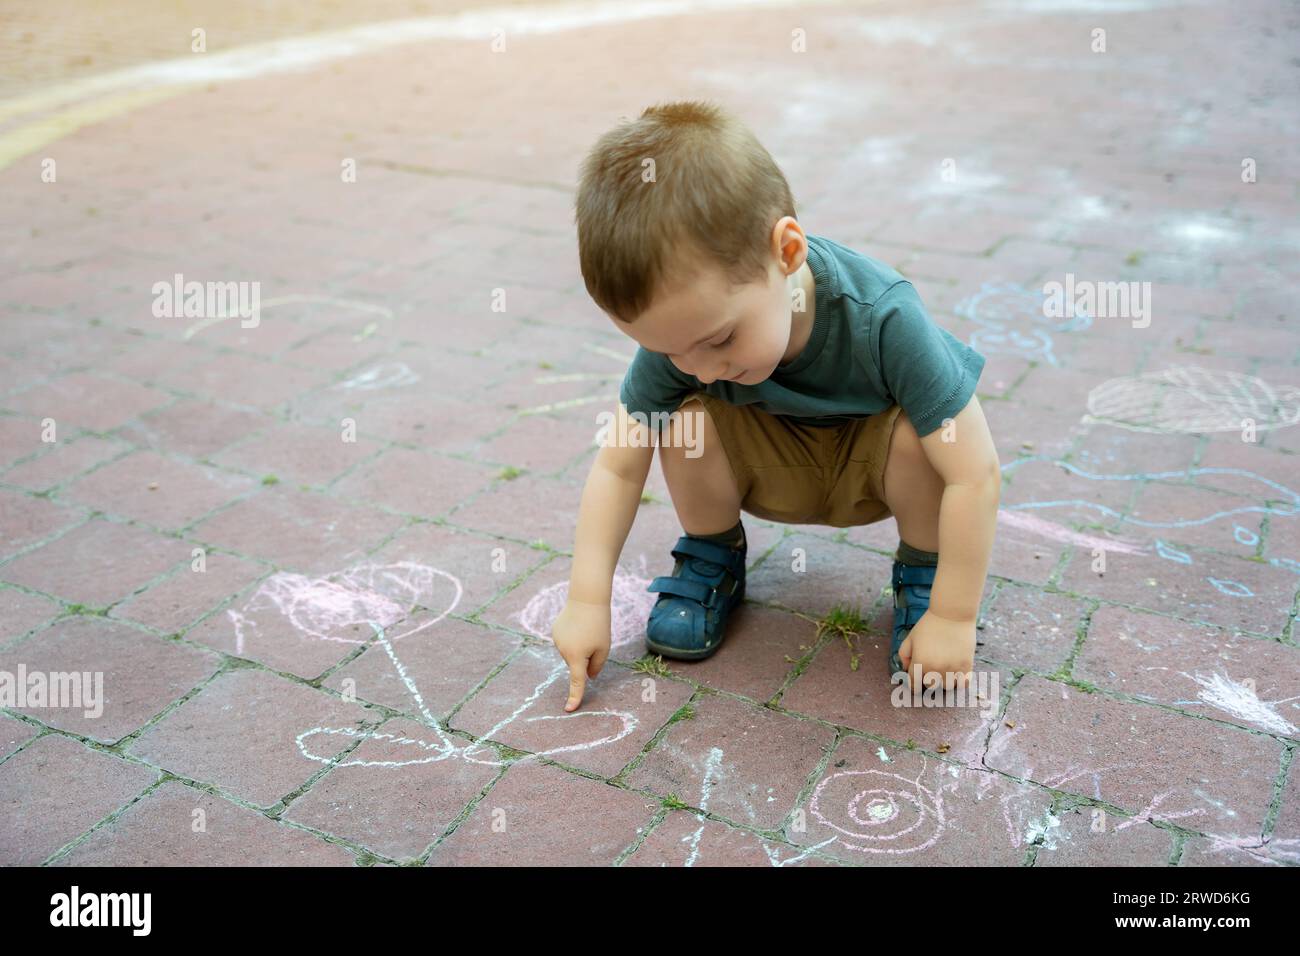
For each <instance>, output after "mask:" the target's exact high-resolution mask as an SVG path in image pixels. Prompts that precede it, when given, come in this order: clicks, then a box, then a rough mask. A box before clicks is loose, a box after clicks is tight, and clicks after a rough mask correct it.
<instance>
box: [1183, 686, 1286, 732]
mask: <svg viewBox="0 0 1300 956" xmlns="http://www.w3.org/2000/svg"><path fill="white" fill-rule="evenodd" d="M1178 673H1180V674H1182V675H1183V676H1184V677H1186V678H1187V679H1188V680H1190V681H1194V682H1195V683H1196V684H1197V685H1199V686H1200V688H1201V691H1200V693H1199V694H1198V695H1197V696H1198V697H1199V698H1200V699H1201V700H1203V701H1205V702H1206V703H1207V704H1209V705H1210V706H1211V707H1215V708H1217V709H1218V710H1221V711H1223V712H1224V713H1225V714H1230V715H1232V716H1233V717H1235V718H1237V719H1238V720H1243V721H1245V722H1246V723H1249V724H1253V725H1254V726H1256V727H1258V728H1260V729H1261V730H1266V731H1268V732H1269V733H1272V734H1283V735H1285V736H1288V737H1294V736H1295V735H1296V733H1297V730H1296V726H1295V724H1293V723H1291V722H1290V721H1289V720H1287V719H1286V718H1285V717H1283V716H1282V715H1281V714H1279V713H1278V712H1277V710H1276V707H1277V706H1278V705H1279V704H1285V703H1290V702H1291V701H1296V700H1300V697H1284V698H1282V699H1281V700H1261V699H1260V698H1259V695H1258V694H1257V693H1256V692H1255V688H1254V687H1253V686H1252V685H1251V684H1250V683H1248V682H1246V681H1235V680H1233V679H1232V678H1231V677H1230V676H1228V675H1227V674H1224V673H1214V674H1211V675H1209V676H1208V677H1207V676H1203V675H1201V674H1189V673H1187V672H1186V671H1179V672H1178ZM1177 703H1180V704H1181V703H1190V702H1185V701H1177ZM1291 706H1292V707H1293V708H1294V707H1295V706H1296V705H1295V704H1292V705H1291Z"/></svg>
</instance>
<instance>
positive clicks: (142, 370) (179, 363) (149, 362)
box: [96, 338, 212, 385]
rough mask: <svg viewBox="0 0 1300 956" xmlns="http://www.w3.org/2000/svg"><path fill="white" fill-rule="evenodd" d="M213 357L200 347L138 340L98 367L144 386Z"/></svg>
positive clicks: (153, 340) (173, 342) (104, 360)
mask: <svg viewBox="0 0 1300 956" xmlns="http://www.w3.org/2000/svg"><path fill="white" fill-rule="evenodd" d="M211 355H212V353H211V352H210V351H208V350H207V349H204V348H200V347H199V346H197V345H186V344H183V343H181V342H175V341H171V340H168V339H145V338H137V339H136V342H135V345H134V346H133V347H132V348H129V349H124V350H123V351H121V352H119V353H117V354H114V355H111V356H107V357H106V358H104V359H103V360H102V361H101V362H100V363H99V364H97V365H96V368H98V369H99V370H100V371H104V372H111V373H112V374H114V375H120V376H121V377H123V378H129V379H132V380H134V381H136V382H139V383H140V384H142V385H153V384H155V383H157V381H158V379H159V378H160V377H161V376H163V375H164V374H167V373H169V372H174V371H176V370H177V369H184V368H189V367H190V366H191V365H194V364H196V363H198V362H201V361H204V360H205V359H208V358H210V357H211Z"/></svg>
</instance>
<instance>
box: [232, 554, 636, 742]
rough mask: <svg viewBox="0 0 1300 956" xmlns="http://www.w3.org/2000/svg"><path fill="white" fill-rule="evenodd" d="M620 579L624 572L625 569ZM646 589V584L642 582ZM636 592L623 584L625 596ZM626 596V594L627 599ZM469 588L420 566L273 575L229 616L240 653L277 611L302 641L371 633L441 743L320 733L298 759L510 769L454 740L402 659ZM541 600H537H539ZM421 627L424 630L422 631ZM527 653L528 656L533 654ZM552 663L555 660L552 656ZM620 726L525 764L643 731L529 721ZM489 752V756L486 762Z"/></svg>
mask: <svg viewBox="0 0 1300 956" xmlns="http://www.w3.org/2000/svg"><path fill="white" fill-rule="evenodd" d="M619 573H620V574H623V573H624V572H622V571H621V569H620V572H619ZM637 584H638V585H639V586H640V587H641V588H644V586H645V584H646V581H645V579H637ZM628 587H629V585H628V584H627V583H626V582H623V589H624V591H626V589H627V588H628ZM624 591H621V592H620V593H624ZM462 593H463V588H462V585H461V583H460V581H459V580H458V579H456V578H455V577H454V576H453V575H451V574H448V573H447V572H445V571H441V570H439V569H437V568H433V567H429V566H428V565H423V564H419V563H417V562H413V561H400V562H394V563H390V564H373V563H371V564H362V565H358V566H356V567H353V568H349V569H347V570H345V571H342V572H339V573H338V574H334V575H329V576H327V577H324V578H309V577H306V576H304V575H299V574H292V573H287V572H281V573H278V574H275V575H272V576H271V577H270V578H268V579H267V580H266V581H265V582H263V583H262V585H261V586H259V587H258V589H257V590H256V591H255V592H254V594H253V595H252V596H251V597H250V598H249V600H248V601H247V602H246V603H245V605H244V606H243V608H242V609H241V610H239V611H235V610H231V611H229V612H228V615H229V618H230V620H231V623H232V626H233V627H234V630H235V634H236V653H243V650H244V645H245V641H246V639H247V638H248V637H250V636H253V633H255V631H256V627H257V624H256V618H257V617H258V616H259V615H260V614H262V613H264V612H266V611H268V610H270V611H273V612H275V613H278V614H280V615H281V616H283V618H284V619H285V620H287V621H288V622H289V623H290V624H291V625H292V626H293V628H294V630H295V631H296V632H297V634H298V635H299V636H300V637H302V638H307V639H312V640H327V641H335V642H339V643H344V644H362V643H366V641H367V639H366V638H362V637H358V636H355V631H356V629H357V627H358V625H368V627H369V629H370V631H371V632H372V637H371V638H370V639H372V640H373V641H374V642H375V643H377V644H378V645H379V646H380V647H382V648H383V650H384V653H385V654H386V655H387V656H388V659H389V662H390V664H391V665H392V667H393V670H394V671H395V672H396V674H397V675H398V677H399V679H400V680H401V681H402V683H403V685H404V686H405V687H406V690H407V692H408V693H409V694H410V695H411V698H412V700H413V701H414V702H415V705H416V709H417V710H418V711H419V713H420V715H421V717H422V718H423V721H424V723H425V724H426V725H427V726H428V727H429V729H430V730H432V731H433V732H434V733H435V734H436V735H437V738H438V739H437V740H436V741H431V740H421V739H416V738H411V737H402V736H398V735H395V734H389V733H382V732H379V731H377V730H374V729H370V730H359V729H357V728H355V727H312V728H310V729H308V730H305V731H303V732H302V733H300V734H298V736H297V737H296V738H295V739H296V743H297V747H298V751H299V753H301V754H302V755H303V756H304V757H306V758H307V759H309V760H314V761H317V762H319V763H324V764H330V765H337V766H343V767H347V766H365V767H404V766H410V765H413V764H423V763H435V762H437V761H440V760H445V759H447V758H449V757H457V758H459V759H462V760H467V761H469V762H472V763H478V764H486V765H491V766H500V765H502V764H504V763H506V761H503V760H500V759H498V758H496V757H495V756H492V753H493V752H492V751H491V749H490V748H488V747H487V746H486V745H485V744H481V743H474V742H470V743H466V744H459V743H457V742H456V740H455V739H454V738H452V737H451V736H450V734H449V733H448V732H447V730H446V728H445V727H444V726H443V725H442V723H441V722H440V721H439V720H438V718H437V717H436V716H435V715H434V714H433V713H432V712H430V710H429V708H428V707H427V705H426V704H425V702H424V697H423V696H422V695H421V693H420V690H419V687H418V686H416V682H415V680H414V678H413V677H412V676H411V675H410V673H409V672H408V671H407V669H406V667H405V665H404V664H403V663H402V661H401V659H400V658H399V657H398V655H397V652H396V650H395V648H394V644H395V643H396V642H397V641H399V640H402V639H404V638H408V637H410V636H412V635H413V634H416V633H420V632H426V633H427V632H429V631H430V629H431V628H433V626H434V625H436V624H437V623H438V622H439V621H441V620H443V619H444V618H445V617H446V616H447V615H448V614H450V613H451V612H452V611H453V610H454V609H455V607H456V606H457V604H459V602H460V599H461V595H462ZM534 600H536V598H534ZM440 606H441V607H442V610H441V611H440V612H438V613H435V614H434V616H433V617H430V618H427V619H423V620H419V619H416V618H411V617H410V614H411V611H412V610H413V609H414V608H417V607H419V608H427V609H429V610H433V609H434V608H437V607H440ZM417 621H418V623H417ZM526 653H527V652H526ZM548 656H549V654H548ZM567 674H568V668H567V666H566V665H565V664H564V662H563V661H560V662H559V663H558V664H556V665H555V666H554V667H553V668H552V669H551V670H550V672H549V673H548V674H547V676H546V677H544V678H543V679H542V680H541V681H540V682H539V683H538V684H537V686H536V687H534V688H533V690H532V692H531V693H530V694H529V695H528V696H527V697H526V698H525V699H524V701H523V702H522V703H521V704H520V705H519V706H518V707H517V708H516V709H515V711H514V712H513V713H512V714H510V715H509V716H508V717H506V718H505V719H504V720H501V721H499V722H498V723H497V724H496V725H495V726H494V727H492V728H491V729H490V730H489V731H488V732H487V733H485V734H483V736H482V738H481V739H484V740H486V739H488V738H491V737H492V735H493V734H496V733H498V732H499V731H500V730H501V729H502V728H503V727H506V726H507V725H509V724H511V723H512V722H514V721H516V720H519V719H521V718H522V717H523V714H524V712H525V711H526V710H527V709H528V708H529V707H531V706H532V705H533V704H535V703H536V701H537V700H538V699H540V697H541V696H542V694H543V692H544V691H545V690H546V688H548V687H550V686H551V685H552V684H553V683H555V682H556V681H557V680H559V679H560V678H562V677H566V676H567ZM593 718H594V719H596V720H597V722H599V721H600V720H605V721H607V722H608V721H612V722H614V724H615V725H616V727H617V729H616V730H615V731H614V732H612V733H607V734H605V735H604V736H598V737H594V738H592V739H586V740H582V741H580V742H578V743H572V744H566V745H563V746H558V747H552V748H549V749H547V750H542V751H538V752H535V753H532V754H529V755H527V756H525V757H523V758H520V760H521V761H522V760H529V759H534V758H536V757H541V756H548V755H552V754H558V753H566V752H570V751H575V750H589V749H592V748H594V747H599V746H603V745H605V744H609V743H613V742H615V741H617V740H621V739H622V738H624V737H626V736H627V735H628V734H630V733H632V732H633V731H634V730H635V729H636V728H637V726H638V720H637V718H636V716H635V715H634V714H631V713H628V712H625V711H619V710H585V711H575V712H574V713H571V714H556V715H552V714H543V715H538V716H534V717H528V718H524V722H525V723H532V722H535V721H543V720H559V721H567V720H583V721H587V722H591V721H592V719H593ZM321 737H325V738H331V737H345V738H353V739H358V740H361V741H363V742H364V741H366V740H371V739H374V740H381V741H386V742H389V743H391V744H397V745H401V746H402V747H404V748H410V749H411V751H412V756H410V757H409V758H408V757H403V758H401V759H389V760H362V759H359V758H355V757H353V758H348V759H343V760H337V761H336V759H335V756H334V754H332V753H317V752H315V750H313V749H312V747H313V742H314V741H315V740H316V739H318V738H321ZM479 751H483V752H484V753H486V754H488V756H486V757H483V756H478V755H477V752H479Z"/></svg>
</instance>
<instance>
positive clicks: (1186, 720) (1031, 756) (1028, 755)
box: [984, 674, 1280, 833]
mask: <svg viewBox="0 0 1300 956" xmlns="http://www.w3.org/2000/svg"><path fill="white" fill-rule="evenodd" d="M1007 724H1011V725H1013V726H1010V727H1008V726H1007ZM1062 727H1068V728H1069V729H1070V733H1069V734H1068V735H1062V734H1061V733H1060V732H1059V731H1060V728H1062ZM1279 749H1280V745H1279V744H1278V743H1277V742H1276V741H1274V740H1271V739H1270V738H1267V737H1263V736H1261V735H1258V734H1252V733H1248V732H1246V731H1240V730H1235V729H1232V728H1228V727H1224V726H1222V725H1219V724H1214V723H1211V722H1209V721H1205V720H1198V719H1197V718H1195V717H1186V716H1182V715H1180V714H1173V713H1170V712H1168V711H1163V710H1160V709H1158V708H1155V707H1150V706H1147V705H1145V704H1141V703H1132V702H1127V701H1121V700H1115V699H1113V698H1109V697H1106V696H1104V695H1102V694H1100V693H1094V694H1088V693H1085V692H1083V691H1080V690H1076V689H1075V688H1073V687H1069V686H1067V685H1065V684H1059V683H1054V682H1051V681H1047V680H1044V679H1043V678H1041V677H1037V676H1035V675H1033V674H1027V675H1025V677H1023V678H1022V679H1021V681H1020V683H1019V684H1018V685H1017V686H1016V688H1015V690H1014V692H1013V694H1012V700H1011V705H1010V707H1009V708H1008V709H1007V712H1006V715H1005V721H1004V722H1003V723H1000V724H999V725H998V726H997V727H996V728H995V729H994V733H993V736H992V738H991V740H990V742H989V750H988V753H987V754H986V756H985V757H984V763H985V764H986V765H987V766H989V767H991V768H993V769H995V770H1001V771H1003V772H1005V773H1008V774H1011V775H1013V776H1016V777H1021V778H1025V779H1031V780H1035V781H1037V782H1039V783H1042V784H1044V785H1045V786H1049V787H1054V788H1056V789H1059V790H1065V791H1069V792H1074V793H1079V794H1082V795H1084V796H1087V797H1090V798H1092V799H1096V800H1104V801H1106V802H1108V803H1111V804H1113V805H1114V806H1116V807H1119V808H1120V809H1122V810H1124V811H1125V812H1128V813H1132V814H1134V815H1135V816H1137V817H1139V818H1142V819H1152V820H1160V821H1167V822H1170V823H1174V824H1176V825H1178V826H1182V827H1187V828H1189V829H1195V830H1200V831H1202V832H1206V831H1209V832H1214V831H1219V830H1221V829H1223V828H1226V827H1231V828H1232V829H1234V830H1239V829H1242V828H1245V829H1247V830H1253V831H1254V832H1256V833H1258V830H1259V827H1260V826H1262V824H1263V819H1264V815H1265V814H1266V812H1267V810H1268V805H1269V802H1270V800H1271V799H1272V792H1273V780H1274V778H1275V777H1276V775H1277V758H1278V753H1279Z"/></svg>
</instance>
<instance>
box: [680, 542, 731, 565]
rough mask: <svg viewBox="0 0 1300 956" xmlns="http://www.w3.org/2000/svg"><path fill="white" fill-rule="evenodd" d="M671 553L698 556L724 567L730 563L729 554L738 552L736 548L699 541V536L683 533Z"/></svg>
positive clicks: (690, 556) (685, 556) (681, 555)
mask: <svg viewBox="0 0 1300 956" xmlns="http://www.w3.org/2000/svg"><path fill="white" fill-rule="evenodd" d="M672 553H673V555H675V556H676V557H680V558H699V559H701V560H702V561H709V562H712V563H713V564H721V565H723V566H724V567H726V566H730V564H731V561H732V557H731V556H732V555H733V554H739V553H740V552H739V550H737V549H733V548H728V547H727V546H726V545H723V544H717V543H716V542H713V541H701V540H700V539H699V538H688V537H686V536H685V535H683V536H682V537H681V538H679V539H678V541H677V544H676V545H674V546H673V550H672Z"/></svg>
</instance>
